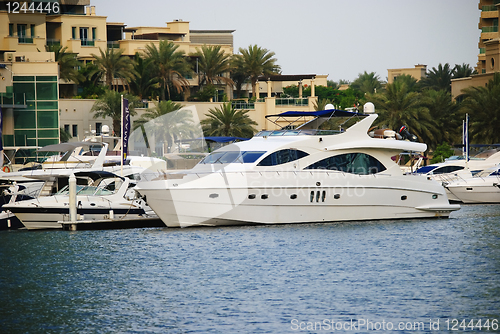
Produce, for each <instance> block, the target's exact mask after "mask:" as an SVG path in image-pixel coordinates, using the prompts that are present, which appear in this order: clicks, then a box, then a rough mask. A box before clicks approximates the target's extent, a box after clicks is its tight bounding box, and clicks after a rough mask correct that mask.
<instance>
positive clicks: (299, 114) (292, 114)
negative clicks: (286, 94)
mask: <svg viewBox="0 0 500 334" xmlns="http://www.w3.org/2000/svg"><path fill="white" fill-rule="evenodd" d="M365 116H368V115H367V114H363V113H358V112H352V111H346V110H340V109H326V110H318V111H286V112H284V113H281V114H277V115H267V116H266V118H267V119H268V120H269V121H270V122H272V123H274V124H276V125H277V126H278V127H280V128H281V129H280V130H275V131H261V132H259V133H257V134H256V135H255V136H256V137H263V136H297V135H309V136H311V135H332V134H338V133H341V132H342V131H340V130H319V126H320V125H321V124H322V123H324V122H326V121H328V120H329V119H331V118H334V117H347V118H348V119H347V120H346V122H347V121H348V120H350V119H351V118H353V117H365ZM270 118H275V119H274V120H273V119H270ZM311 118H312V119H311ZM278 122H287V124H286V125H285V126H283V125H281V124H278ZM344 123H345V122H344ZM294 124H300V125H299V126H297V127H295V126H294Z"/></svg>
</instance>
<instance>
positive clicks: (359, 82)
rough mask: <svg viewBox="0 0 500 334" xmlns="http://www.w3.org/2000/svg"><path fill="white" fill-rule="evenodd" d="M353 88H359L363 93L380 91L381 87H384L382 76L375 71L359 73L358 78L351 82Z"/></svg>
mask: <svg viewBox="0 0 500 334" xmlns="http://www.w3.org/2000/svg"><path fill="white" fill-rule="evenodd" d="M351 88H352V89H356V90H359V91H361V92H363V93H370V94H373V93H377V91H378V92H379V93H380V89H381V88H382V81H381V80H380V77H379V76H378V75H377V74H375V72H371V73H368V72H366V71H365V72H364V73H360V74H359V75H358V78H357V79H356V80H354V81H353V82H352V84H351Z"/></svg>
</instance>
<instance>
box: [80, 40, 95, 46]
mask: <svg viewBox="0 0 500 334" xmlns="http://www.w3.org/2000/svg"><path fill="white" fill-rule="evenodd" d="M80 41H81V43H82V46H95V42H94V40H91V39H81V40H80Z"/></svg>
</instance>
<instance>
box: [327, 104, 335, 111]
mask: <svg viewBox="0 0 500 334" xmlns="http://www.w3.org/2000/svg"><path fill="white" fill-rule="evenodd" d="M330 109H335V107H334V106H333V104H331V103H328V104H327V105H326V106H325V110H330Z"/></svg>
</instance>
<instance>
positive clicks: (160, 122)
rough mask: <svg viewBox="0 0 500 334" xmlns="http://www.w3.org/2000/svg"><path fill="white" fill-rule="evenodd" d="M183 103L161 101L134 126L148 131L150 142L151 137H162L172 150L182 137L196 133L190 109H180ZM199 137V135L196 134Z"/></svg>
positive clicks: (144, 131)
mask: <svg viewBox="0 0 500 334" xmlns="http://www.w3.org/2000/svg"><path fill="white" fill-rule="evenodd" d="M180 109H182V104H180V103H176V102H173V101H170V100H168V101H160V102H159V103H156V105H155V107H154V108H149V109H147V111H146V112H145V113H144V114H142V115H141V117H140V118H139V119H138V120H137V121H135V122H134V125H133V128H134V129H138V128H141V129H142V131H143V133H146V135H147V137H148V142H149V140H150V139H151V138H153V137H155V138H160V139H161V140H162V141H163V142H166V143H167V151H168V152H171V149H172V147H173V144H174V142H175V141H176V140H178V139H181V138H182V137H186V136H190V135H191V134H193V133H196V131H197V129H199V127H198V128H196V125H195V124H194V122H193V118H192V115H191V114H190V113H189V112H188V111H183V110H180ZM196 137H197V136H196Z"/></svg>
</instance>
